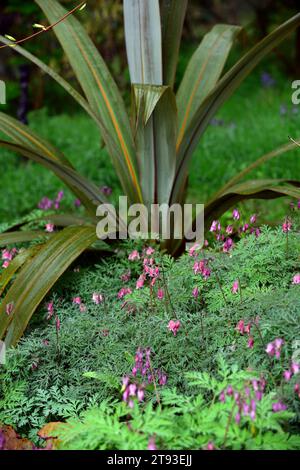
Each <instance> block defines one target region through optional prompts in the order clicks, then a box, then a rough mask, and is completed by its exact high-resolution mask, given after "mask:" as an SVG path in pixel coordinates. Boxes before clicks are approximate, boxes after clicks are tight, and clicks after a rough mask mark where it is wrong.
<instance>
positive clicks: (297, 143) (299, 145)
mask: <svg viewBox="0 0 300 470" xmlns="http://www.w3.org/2000/svg"><path fill="white" fill-rule="evenodd" d="M289 139H290V140H291V141H292V142H294V144H296V145H298V147H300V144H299V142H296V140H294V139H293V138H292V137H290V136H289Z"/></svg>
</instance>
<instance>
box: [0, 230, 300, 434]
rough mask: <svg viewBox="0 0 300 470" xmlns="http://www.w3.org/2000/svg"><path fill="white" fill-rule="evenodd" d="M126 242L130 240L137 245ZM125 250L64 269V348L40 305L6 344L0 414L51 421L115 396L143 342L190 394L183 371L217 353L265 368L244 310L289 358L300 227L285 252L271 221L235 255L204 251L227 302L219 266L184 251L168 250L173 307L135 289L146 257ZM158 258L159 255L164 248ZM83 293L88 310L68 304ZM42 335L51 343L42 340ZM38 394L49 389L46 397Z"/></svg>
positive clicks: (297, 299) (16, 420)
mask: <svg viewBox="0 0 300 470" xmlns="http://www.w3.org/2000/svg"><path fill="white" fill-rule="evenodd" d="M127 248H128V249H132V248H133V245H131V244H130V245H129V246H128V247H127ZM125 249H126V247H125V248H124V250H125ZM124 250H123V251H121V252H119V253H118V254H117V255H116V256H115V257H114V258H111V259H109V260H108V261H105V260H103V262H102V263H101V264H100V265H98V266H96V267H95V268H94V269H81V270H80V271H79V272H77V271H76V272H70V273H68V274H67V275H65V277H64V278H63V279H62V281H61V282H60V284H59V285H57V286H56V288H55V291H54V292H53V293H52V294H51V299H54V305H55V311H56V313H57V314H58V315H59V317H60V320H61V330H60V333H59V343H60V355H59V357H58V353H57V343H56V331H55V323H54V319H52V320H50V321H48V322H47V321H46V320H45V316H46V311H45V307H44V306H43V307H42V308H41V309H40V312H39V315H37V316H36V317H35V319H34V323H32V324H31V328H29V330H28V333H27V335H26V336H25V337H24V339H22V341H21V342H20V344H19V345H18V347H17V348H16V349H14V350H11V351H9V352H8V361H7V364H6V366H5V367H3V368H2V369H1V372H0V374H1V375H0V421H1V420H3V421H5V422H8V423H11V424H13V425H14V426H16V427H17V428H18V429H20V428H21V429H24V430H25V429H27V428H31V427H34V428H35V429H37V428H38V427H39V426H41V425H42V424H44V422H46V421H50V420H60V419H63V418H65V416H66V415H68V414H70V410H71V411H72V410H73V411H74V410H75V411H74V413H75V414H76V406H77V403H79V402H80V410H81V409H86V408H87V407H89V406H90V403H91V401H90V400H93V403H98V404H99V403H100V402H101V401H102V400H104V399H111V398H119V396H120V390H119V388H118V387H116V383H120V382H121V379H122V377H123V376H124V375H125V374H128V373H129V372H130V371H131V368H132V365H133V360H134V354H135V351H136V349H137V348H138V347H147V346H150V347H151V348H152V351H153V367H155V368H156V367H157V368H158V367H159V368H162V369H163V370H164V371H165V372H166V373H167V375H168V386H169V387H176V388H177V389H178V391H179V392H180V393H185V394H190V393H192V390H191V388H190V387H188V384H187V381H186V378H185V373H186V372H188V371H195V370H196V371H212V372H213V371H215V370H217V368H218V365H217V363H216V357H217V356H218V355H219V354H222V355H223V357H224V358H226V361H227V362H228V363H229V364H233V363H236V364H238V366H239V367H240V368H241V369H242V368H246V367H255V368H258V369H259V370H261V371H263V372H265V371H268V370H269V368H270V367H269V362H268V358H267V355H266V353H265V352H264V347H263V346H262V344H261V342H260V340H259V336H258V333H257V332H256V331H255V330H253V336H254V339H255V344H254V348H253V349H249V348H247V338H246V337H245V336H241V335H240V334H239V333H238V332H237V331H236V329H235V326H236V324H237V322H238V321H239V320H240V319H241V318H243V319H245V321H249V320H251V319H254V318H255V317H257V316H258V317H259V328H260V330H261V334H262V337H263V342H264V343H267V342H269V341H272V340H273V339H274V338H276V337H283V338H284V340H285V346H284V349H283V358H284V361H285V365H286V366H287V365H288V361H289V360H290V357H291V354H292V343H293V341H294V340H295V339H297V338H298V339H300V296H299V285H292V277H293V275H295V274H296V273H297V272H300V268H299V234H297V233H290V235H289V253H288V256H287V254H286V238H285V236H284V235H283V234H282V233H281V230H280V229H278V230H277V229H276V230H270V229H268V228H264V229H263V231H262V234H261V236H260V237H259V238H257V239H256V238H255V237H254V236H252V235H250V236H248V237H246V238H245V239H243V240H242V241H240V242H239V243H237V245H236V247H235V248H234V250H233V251H232V253H231V255H230V256H228V255H226V256H225V255H224V256H223V255H217V254H216V253H215V252H213V251H208V252H206V256H210V257H213V258H214V261H212V269H213V270H214V269H217V270H218V275H219V278H220V281H221V284H222V289H223V291H224V293H225V295H226V298H227V305H225V304H224V300H223V297H222V294H221V292H220V288H219V286H218V283H217V282H216V280H215V278H214V274H212V276H211V278H210V279H209V280H207V281H204V280H203V279H202V278H201V276H199V275H197V276H195V275H194V272H193V269H192V268H193V263H194V260H193V259H192V258H191V257H190V256H188V255H185V256H183V257H181V258H180V259H179V260H178V261H174V260H173V259H171V258H170V257H167V256H164V258H163V264H164V270H165V275H166V279H167V284H168V289H169V292H170V297H171V301H172V306H173V307H171V306H170V305H169V304H166V303H165V300H163V301H159V300H157V299H156V297H155V295H154V297H153V299H152V302H150V295H149V289H148V288H147V287H145V288H144V289H141V290H135V281H136V278H137V276H138V275H139V273H141V271H142V266H141V265H142V262H141V261H137V262H129V261H128V260H127V256H125V254H126V251H124ZM157 261H161V259H160V256H159V257H157ZM128 269H131V271H132V280H131V281H129V283H127V284H124V282H122V281H121V280H120V276H121V274H122V273H124V272H125V271H127V270H128ZM238 277H239V278H240V279H241V283H242V287H243V291H242V297H243V299H242V301H241V299H240V297H239V295H234V294H232V293H231V287H232V283H233V281H234V280H235V279H237V278H238ZM124 285H126V286H130V287H131V288H132V290H133V293H132V295H130V296H128V297H126V299H128V300H129V299H130V303H131V304H134V305H135V306H136V311H135V312H131V313H130V312H129V311H127V310H126V308H122V303H123V300H124V299H123V300H120V299H118V298H117V293H118V291H119V289H120V288H121V287H122V286H124ZM196 285H198V286H199V288H200V292H201V294H200V298H198V299H194V298H192V295H191V292H192V288H193V287H195V286H196ZM158 286H160V287H163V288H164V286H163V283H162V281H158ZM158 286H157V287H158ZM157 287H155V289H157ZM95 291H96V292H101V293H103V294H104V295H105V296H106V302H105V303H102V304H100V305H95V304H93V303H92V301H91V298H92V294H93V292H95ZM77 295H80V296H81V297H82V300H83V302H84V303H85V304H86V306H87V310H86V311H85V312H80V310H79V308H78V305H73V304H72V298H73V296H77ZM166 298H167V296H165V299H166ZM151 305H152V306H151ZM173 308H174V310H175V312H174V311H173ZM175 314H176V316H177V317H178V318H179V319H180V321H181V324H182V326H181V328H180V330H179V332H178V334H177V336H176V337H174V336H173V334H172V333H171V332H170V331H169V330H168V329H167V325H168V322H169V320H170V319H172V318H174V315H175ZM105 330H108V334H107V332H106V331H105ZM43 340H48V341H49V344H48V345H45V344H44V342H43ZM32 366H33V367H32ZM36 366H37V367H36ZM87 371H96V372H98V373H99V374H101V375H102V377H103V381H102V383H101V384H99V383H98V382H95V381H93V380H91V379H89V378H87V377H83V374H84V373H85V372H87ZM281 375H282V367H281V366H280V367H279V365H278V364H275V366H274V377H275V380H277V381H278V383H279V381H280V379H281ZM292 385H293V384H289V385H288V388H287V392H286V393H287V396H288V400H289V403H290V405H291V406H292V407H293V409H295V410H296V411H297V413H299V415H300V410H299V403H298V402H299V400H298V401H297V400H296V399H295V394H293V393H292V392H291V390H292ZM53 387H54V388H53ZM55 394H57V396H59V401H57V399H56V398H55ZM41 396H43V397H45V399H44V400H41V399H40V397H41ZM147 398H150V396H148V397H147ZM24 403H26V406H25V405H24ZM58 405H59V406H58ZM36 410H38V412H37V411H36Z"/></svg>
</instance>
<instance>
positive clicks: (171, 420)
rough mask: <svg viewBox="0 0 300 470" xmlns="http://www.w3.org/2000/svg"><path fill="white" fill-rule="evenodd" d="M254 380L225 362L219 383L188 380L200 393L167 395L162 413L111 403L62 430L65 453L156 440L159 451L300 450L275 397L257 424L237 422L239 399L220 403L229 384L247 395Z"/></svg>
mask: <svg viewBox="0 0 300 470" xmlns="http://www.w3.org/2000/svg"><path fill="white" fill-rule="evenodd" d="M253 378H257V375H256V374H255V373H254V372H241V371H239V370H238V367H237V366H233V367H232V368H229V367H228V366H227V365H226V363H224V361H219V372H218V377H214V376H210V375H209V374H207V373H196V374H195V373H194V374H189V375H188V376H187V380H188V382H190V383H191V385H193V386H194V388H196V390H197V391H196V392H195V394H194V396H193V397H192V398H191V397H190V396H187V395H183V394H179V393H178V392H177V391H176V389H167V390H164V391H162V392H161V404H162V406H161V407H160V406H156V407H153V405H152V404H151V403H148V404H147V405H146V406H141V405H138V404H137V403H136V404H135V405H134V408H133V409H132V410H130V409H129V408H128V407H127V405H126V404H125V403H120V402H116V401H115V402H109V401H105V402H103V403H102V404H101V405H100V406H99V407H97V408H93V409H90V410H88V411H86V412H84V413H82V415H81V416H80V419H78V418H77V419H71V420H69V421H68V423H67V425H62V426H61V428H60V429H59V430H58V435H59V437H60V439H61V440H62V445H61V447H62V448H64V449H75V450H79V449H80V450H94V449H101V450H103V449H109V450H111V449H114V450H115V449H121V450H132V449H136V450H143V449H147V446H148V443H149V439H151V438H155V444H156V447H157V449H182V450H184V449H189V450H190V449H203V448H205V447H206V446H207V444H208V443H209V442H210V443H212V444H213V445H214V447H215V448H219V449H221V448H225V449H234V450H238V449H277V450H279V449H299V448H300V437H299V435H290V434H289V433H288V432H285V431H284V428H283V423H285V422H286V421H287V420H288V419H290V418H291V417H292V413H290V412H287V411H284V412H279V413H273V412H272V402H274V398H275V397H274V394H273V393H270V394H268V395H266V396H265V397H264V398H263V399H262V400H261V401H260V402H258V404H257V414H256V418H255V420H254V421H253V420H251V419H250V418H249V417H247V416H244V417H242V419H241V422H240V424H237V423H236V422H235V419H234V416H235V413H236V412H237V407H236V406H235V405H234V400H233V398H232V397H231V398H229V397H227V399H226V401H225V403H221V402H220V401H219V400H218V395H219V393H220V391H222V390H223V389H224V388H226V386H228V385H229V384H230V385H231V386H233V388H234V390H236V391H242V390H243V387H244V386H245V384H246V383H249V380H251V379H253ZM204 392H209V395H208V396H207V394H205V393H204ZM232 410H233V411H234V412H232ZM128 421H129V423H130V425H128Z"/></svg>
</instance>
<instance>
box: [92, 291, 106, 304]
mask: <svg viewBox="0 0 300 470" xmlns="http://www.w3.org/2000/svg"><path fill="white" fill-rule="evenodd" d="M92 300H93V302H94V303H95V304H96V305H99V304H101V302H103V300H104V297H103V295H102V294H99V293H98V292H94V293H93V297H92Z"/></svg>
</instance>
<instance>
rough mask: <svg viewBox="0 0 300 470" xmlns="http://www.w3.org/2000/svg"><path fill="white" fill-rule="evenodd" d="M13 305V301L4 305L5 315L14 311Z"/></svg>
mask: <svg viewBox="0 0 300 470" xmlns="http://www.w3.org/2000/svg"><path fill="white" fill-rule="evenodd" d="M14 308H15V305H14V303H13V302H10V303H9V304H7V305H6V307H5V313H6V315H8V316H9V315H11V314H12V313H13V311H14Z"/></svg>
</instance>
